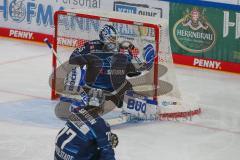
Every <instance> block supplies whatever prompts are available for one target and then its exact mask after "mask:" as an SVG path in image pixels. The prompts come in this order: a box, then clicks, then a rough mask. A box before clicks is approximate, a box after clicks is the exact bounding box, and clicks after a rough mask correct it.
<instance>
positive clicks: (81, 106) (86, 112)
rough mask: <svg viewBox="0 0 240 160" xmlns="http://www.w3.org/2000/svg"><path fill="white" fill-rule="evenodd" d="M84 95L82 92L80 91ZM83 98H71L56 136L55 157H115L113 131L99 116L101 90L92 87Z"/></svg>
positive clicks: (62, 159) (87, 159) (101, 159)
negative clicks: (68, 112) (60, 128)
mask: <svg viewBox="0 0 240 160" xmlns="http://www.w3.org/2000/svg"><path fill="white" fill-rule="evenodd" d="M82 96H83V95H82ZM84 97H85V98H84V100H74V99H72V104H71V112H72V114H71V115H70V117H69V119H68V121H67V122H66V125H65V127H64V128H63V129H62V130H61V131H60V132H59V134H58V135H57V137H56V147H55V155H54V159H55V160H115V156H114V150H113V148H115V147H116V146H117V144H118V138H117V135H116V134H113V133H111V130H110V127H109V125H108V124H107V123H106V122H105V121H104V120H103V119H102V118H101V117H100V116H99V113H100V112H102V104H103V102H104V99H105V98H104V94H103V91H102V90H101V89H96V88H92V89H91V90H90V92H89V94H88V95H84Z"/></svg>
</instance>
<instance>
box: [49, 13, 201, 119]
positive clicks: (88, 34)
mask: <svg viewBox="0 0 240 160" xmlns="http://www.w3.org/2000/svg"><path fill="white" fill-rule="evenodd" d="M105 24H108V25H112V26H114V28H116V30H117V33H118V42H123V41H128V42H131V43H132V44H133V45H134V46H135V49H134V50H133V51H132V52H133V54H134V56H136V57H138V58H139V59H140V60H143V61H144V58H145V57H144V56H145V54H144V47H145V46H147V45H149V44H151V45H152V46H153V47H154V50H155V53H156V54H155V57H154V61H153V66H152V68H151V69H150V71H149V72H150V74H147V73H146V76H142V78H140V79H139V78H130V77H127V79H128V80H129V81H130V82H131V83H132V84H133V86H134V87H133V88H134V90H135V91H137V92H140V93H143V94H145V95H146V96H148V97H149V98H152V99H154V100H157V101H159V102H160V103H161V104H162V105H163V106H167V107H166V108H167V109H166V108H164V109H163V113H164V114H163V116H172V115H173V114H175V115H176V116H180V117H185V116H186V115H187V114H191V113H194V114H195V113H197V112H198V111H199V110H198V108H197V109H189V108H188V109H185V108H184V107H182V106H180V103H179V101H181V95H180V92H179V90H178V87H177V83H176V78H175V71H174V66H173V62H172V53H171V48H170V44H169V37H168V35H169V34H168V21H167V20H164V19H159V18H153V17H145V16H139V15H133V14H127V13H118V12H104V11H98V10H93V9H89V10H64V11H57V12H56V13H55V15H54V25H55V32H54V41H53V49H54V50H55V51H56V53H57V55H58V56H57V57H56V56H55V55H53V60H52V61H53V63H52V66H53V78H52V80H51V83H52V84H51V86H52V93H51V98H52V99H56V98H57V97H58V89H57V88H58V86H57V85H58V80H59V77H57V76H58V73H57V68H58V67H59V66H60V65H61V64H59V62H62V63H65V62H67V61H68V60H69V57H70V55H71V53H72V51H73V50H74V49H75V48H78V47H81V46H83V45H84V43H85V42H88V41H92V40H96V39H99V31H100V29H101V28H102V26H104V25H105ZM57 58H58V60H57ZM133 61H134V59H133ZM149 72H148V73H149ZM61 78H64V77H60V79H61ZM169 114H171V115H169Z"/></svg>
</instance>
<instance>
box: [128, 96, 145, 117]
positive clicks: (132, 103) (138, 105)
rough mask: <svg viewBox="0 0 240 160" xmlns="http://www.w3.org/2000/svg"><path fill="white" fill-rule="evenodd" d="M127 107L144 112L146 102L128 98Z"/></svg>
mask: <svg viewBox="0 0 240 160" xmlns="http://www.w3.org/2000/svg"><path fill="white" fill-rule="evenodd" d="M127 108H128V109H131V110H135V111H138V112H139V111H140V112H142V113H146V108H147V104H146V103H144V102H141V101H137V100H134V99H131V98H129V99H128V104H127Z"/></svg>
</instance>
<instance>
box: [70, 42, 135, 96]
mask: <svg viewBox="0 0 240 160" xmlns="http://www.w3.org/2000/svg"><path fill="white" fill-rule="evenodd" d="M119 52H120V49H119V50H118V51H107V50H105V49H104V44H103V43H102V42H101V41H100V40H93V41H89V42H87V43H85V45H84V46H82V47H81V48H77V49H75V50H74V51H73V53H72V55H71V57H70V59H69V63H70V64H77V65H80V64H87V65H89V64H90V63H92V62H90V61H94V60H93V59H94V57H91V60H89V59H90V58H89V59H88V58H87V56H85V55H87V54H88V55H89V54H91V55H93V56H95V57H97V58H98V59H99V62H97V60H95V62H94V63H96V64H93V65H99V64H101V66H100V70H99V72H98V73H94V72H96V71H97V70H98V69H96V68H97V67H96V68H95V69H93V70H92V71H90V68H87V72H91V73H88V74H92V75H94V74H96V75H97V78H96V80H95V81H94V83H91V84H88V85H89V86H91V87H94V88H101V89H103V90H106V91H109V92H112V91H114V90H115V89H116V87H114V86H113V85H114V84H113V83H112V79H111V74H112V71H113V68H112V63H113V61H114V60H113V57H114V55H116V53H119ZM121 58H122V59H125V62H123V61H121V59H119V61H120V62H121V64H120V63H119V62H118V63H119V65H121V66H119V67H117V69H118V70H122V72H121V71H117V72H118V73H123V72H124V73H123V75H121V77H122V78H121V79H122V82H119V83H121V84H122V83H123V82H124V81H125V75H126V74H125V72H126V71H127V70H130V71H131V70H135V68H134V67H133V66H132V64H131V59H132V56H131V54H125V55H123V56H122V57H121ZM88 67H89V66H88ZM129 68H130V69H129ZM115 70H116V68H115ZM117 72H115V73H117ZM114 76H115V75H114ZM115 77H116V76H115ZM119 80H120V79H118V81H119Z"/></svg>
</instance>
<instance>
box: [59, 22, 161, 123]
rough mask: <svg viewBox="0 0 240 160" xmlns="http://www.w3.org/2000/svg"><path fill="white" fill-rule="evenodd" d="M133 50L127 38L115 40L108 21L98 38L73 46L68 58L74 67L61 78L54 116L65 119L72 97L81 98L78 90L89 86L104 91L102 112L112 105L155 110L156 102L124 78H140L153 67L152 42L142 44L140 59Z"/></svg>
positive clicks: (129, 110)
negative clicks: (62, 80) (62, 85)
mask: <svg viewBox="0 0 240 160" xmlns="http://www.w3.org/2000/svg"><path fill="white" fill-rule="evenodd" d="M137 50H138V48H136V47H135V46H134V45H133V44H132V43H131V42H130V41H122V42H119V41H118V32H117V29H115V28H114V26H112V25H109V24H105V25H104V26H103V27H102V28H101V30H100V31H99V39H97V40H92V41H88V42H86V43H85V44H84V45H83V46H82V47H80V48H76V49H75V50H74V51H73V53H72V54H71V56H70V58H69V64H71V65H74V66H75V67H73V68H72V70H71V71H70V72H69V73H68V74H67V75H66V78H65V80H64V89H63V92H62V94H61V98H60V103H59V104H58V105H57V107H56V115H57V117H59V118H62V119H67V117H68V116H69V106H70V104H71V101H72V99H74V100H75V99H78V100H82V99H84V97H82V96H81V95H82V94H81V93H88V92H89V90H90V89H92V88H96V89H101V90H103V92H104V93H105V94H106V96H105V97H106V99H105V103H104V107H103V108H104V111H103V113H104V114H105V113H107V112H109V111H111V110H112V109H114V108H115V107H118V108H122V109H123V112H125V113H131V114H133V115H137V116H141V115H142V116H146V115H154V114H157V113H156V112H157V110H156V105H157V102H155V101H153V100H152V101H150V100H148V98H147V97H146V96H145V95H144V91H143V93H142V94H141V92H140V93H139V92H138V93H135V92H134V89H133V86H132V83H130V82H129V81H128V80H127V79H126V77H136V78H139V79H140V78H141V76H142V72H148V71H149V70H151V69H152V67H153V63H154V56H155V50H154V47H153V45H152V44H147V45H146V46H143V49H142V50H143V57H144V59H141V58H139V57H138V56H136V55H134V53H133V52H136V51H137ZM144 76H146V75H144ZM150 92H154V91H153V90H150ZM72 95H75V98H73V96H72ZM112 102H113V103H112ZM96 103H98V102H97V100H96Z"/></svg>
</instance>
